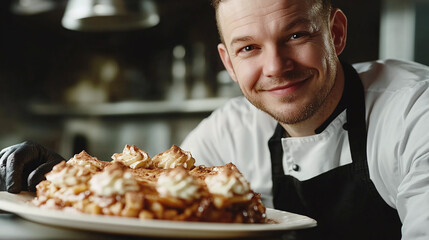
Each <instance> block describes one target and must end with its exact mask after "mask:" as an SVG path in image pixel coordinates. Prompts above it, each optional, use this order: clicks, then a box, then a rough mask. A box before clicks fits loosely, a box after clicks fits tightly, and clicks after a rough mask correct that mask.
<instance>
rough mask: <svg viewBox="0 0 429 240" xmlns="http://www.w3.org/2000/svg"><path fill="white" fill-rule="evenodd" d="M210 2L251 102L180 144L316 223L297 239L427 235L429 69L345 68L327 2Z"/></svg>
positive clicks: (339, 19)
mask: <svg viewBox="0 0 429 240" xmlns="http://www.w3.org/2000/svg"><path fill="white" fill-rule="evenodd" d="M212 4H213V6H214V7H215V9H216V19H217V24H218V30H219V34H220V38H221V43H220V44H219V45H218V51H219V54H220V57H221V59H222V62H223V63H224V65H225V68H226V69H227V70H228V72H229V74H230V76H231V77H232V79H233V80H234V81H235V82H237V83H238V85H239V86H240V88H241V90H242V92H243V95H244V97H240V98H236V99H232V100H231V101H230V102H229V103H228V104H226V105H225V106H223V107H222V108H220V109H219V110H217V111H215V112H214V113H213V114H212V115H211V116H210V117H209V118H207V119H206V120H204V121H203V122H202V123H201V124H200V125H199V126H198V127H197V128H196V129H195V130H194V131H193V132H192V133H191V134H189V136H188V137H187V139H186V140H185V141H184V143H183V145H182V147H183V148H185V149H189V150H190V151H191V152H192V153H193V155H194V157H195V159H196V160H197V162H199V163H202V164H206V165H222V164H225V163H226V162H229V161H232V162H233V163H234V164H236V165H237V166H238V168H239V169H240V171H242V172H243V174H244V175H245V177H246V178H247V179H249V180H250V181H251V184H252V187H253V188H254V189H255V190H256V191H259V192H261V193H262V198H263V199H264V202H265V204H266V205H267V206H273V207H275V208H277V209H281V210H286V211H291V212H295V213H300V214H304V215H308V216H310V217H312V218H314V219H316V220H317V221H318V226H317V227H316V228H314V229H309V230H304V231H297V232H296V239H374V240H375V239H377V240H379V239H401V238H402V239H428V238H429V232H428V229H427V226H428V224H429V134H427V133H428V132H429V124H427V122H428V121H429V91H428V85H429V69H428V67H426V66H423V65H419V64H416V63H411V62H401V61H397V60H384V61H374V62H368V63H360V64H355V65H353V66H351V65H349V64H347V63H345V62H343V61H340V59H339V57H338V56H339V55H340V54H341V52H342V51H343V49H344V47H345V45H346V38H347V18H346V16H345V15H344V13H343V12H342V11H341V10H340V9H337V8H335V7H333V6H332V5H331V3H330V1H328V0H213V2H212ZM260 110H262V111H260ZM423 209H424V210H423Z"/></svg>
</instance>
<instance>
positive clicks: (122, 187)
mask: <svg viewBox="0 0 429 240" xmlns="http://www.w3.org/2000/svg"><path fill="white" fill-rule="evenodd" d="M89 184H90V190H91V191H93V192H94V193H95V194H96V195H99V196H105V197H108V196H112V195H115V194H118V195H123V194H125V193H126V192H133V191H139V190H140V187H139V185H138V183H137V181H136V180H135V179H134V178H133V175H132V173H131V171H128V170H126V169H124V168H123V166H121V165H119V163H116V164H115V163H114V164H112V165H111V166H108V167H106V169H105V170H104V171H102V172H100V173H97V174H95V175H94V176H93V177H92V178H91V180H90V181H89Z"/></svg>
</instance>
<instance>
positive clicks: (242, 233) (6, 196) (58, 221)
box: [0, 192, 316, 238]
mask: <svg viewBox="0 0 429 240" xmlns="http://www.w3.org/2000/svg"><path fill="white" fill-rule="evenodd" d="M33 197H34V195H33V194H29V193H20V194H10V193H7V192H0V209H1V210H4V211H8V212H11V213H14V214H16V215H19V216H21V217H22V218H25V219H28V220H31V221H34V222H38V223H44V224H48V225H54V226H60V227H67V228H74V229H81V230H89V231H97V232H104V233H106V232H107V233H116V234H127V235H139V236H153V237H176V238H233V237H246V236H262V235H271V234H273V235H274V234H279V233H281V232H283V231H288V230H296V229H303V228H310V227H314V226H316V221H315V220H314V219H311V218H309V217H306V216H302V215H298V214H294V213H289V212H284V211H279V210H274V209H270V208H268V209H267V216H268V218H269V219H272V220H274V221H276V222H277V223H275V224H274V223H273V224H223V223H200V222H178V221H164V220H139V219H136V218H126V217H112V216H101V215H89V214H79V213H67V212H62V211H58V210H46V209H40V208H38V207H35V206H32V205H31V204H30V203H29V202H28V201H29V200H31V199H32V198H33Z"/></svg>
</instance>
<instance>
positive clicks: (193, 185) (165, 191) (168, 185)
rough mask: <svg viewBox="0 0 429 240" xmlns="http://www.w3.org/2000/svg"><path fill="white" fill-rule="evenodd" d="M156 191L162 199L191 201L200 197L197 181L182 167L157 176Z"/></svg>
mask: <svg viewBox="0 0 429 240" xmlns="http://www.w3.org/2000/svg"><path fill="white" fill-rule="evenodd" d="M156 189H157V191H158V193H159V194H160V195H161V196H163V197H176V198H180V199H184V200H193V199H198V198H200V196H201V195H200V193H199V191H198V190H199V189H200V186H199V185H198V183H197V180H196V179H195V178H194V177H192V176H191V175H189V173H188V172H187V171H186V170H185V169H184V168H183V167H177V168H174V169H172V170H170V171H168V172H165V173H163V174H162V175H161V176H159V178H158V182H157V187H156Z"/></svg>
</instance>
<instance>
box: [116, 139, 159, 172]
mask: <svg viewBox="0 0 429 240" xmlns="http://www.w3.org/2000/svg"><path fill="white" fill-rule="evenodd" d="M112 159H113V161H114V162H121V163H123V164H124V165H126V166H128V167H130V168H132V169H136V168H151V167H152V160H151V158H150V157H149V155H148V154H147V153H146V152H145V151H143V150H141V149H139V148H138V147H136V146H135V145H128V144H127V145H125V148H124V150H123V151H122V153H115V154H113V156H112Z"/></svg>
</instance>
